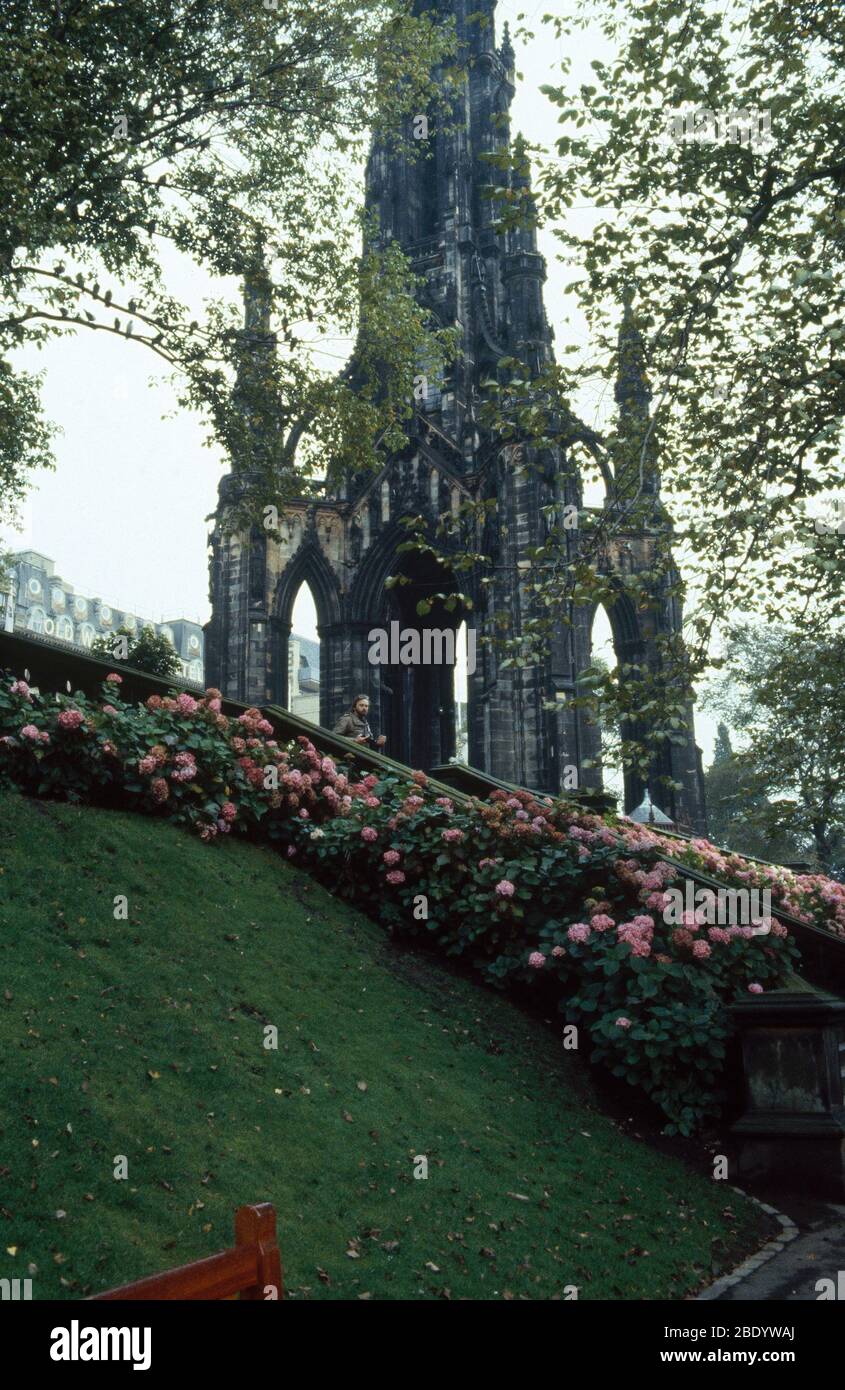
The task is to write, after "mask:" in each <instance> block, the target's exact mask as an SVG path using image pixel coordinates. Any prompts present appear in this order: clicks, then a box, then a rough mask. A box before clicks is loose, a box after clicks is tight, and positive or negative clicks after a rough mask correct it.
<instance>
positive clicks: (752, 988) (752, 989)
mask: <svg viewBox="0 0 845 1390" xmlns="http://www.w3.org/2000/svg"><path fill="white" fill-rule="evenodd" d="M748 993H749V994H762V993H763V986H762V985H758V984H757V981H756V980H755V981H754V982H753V984H750V985H749V986H748Z"/></svg>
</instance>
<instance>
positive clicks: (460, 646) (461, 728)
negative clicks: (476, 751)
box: [455, 623, 469, 763]
mask: <svg viewBox="0 0 845 1390" xmlns="http://www.w3.org/2000/svg"><path fill="white" fill-rule="evenodd" d="M468 676H469V671H468V665H467V625H466V623H461V625H460V627H459V628H458V630H457V632H456V634H455V758H456V760H457V761H458V762H459V763H467V762H469V721H468V718H467V715H468V709H469V703H468V701H469V696H468Z"/></svg>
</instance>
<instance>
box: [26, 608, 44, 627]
mask: <svg viewBox="0 0 845 1390" xmlns="http://www.w3.org/2000/svg"><path fill="white" fill-rule="evenodd" d="M46 616H47V614H46V613H45V612H44V609H43V608H30V610H29V622H28V623H27V627H28V628H29V630H30V632H43V631H44V619H45V618H46Z"/></svg>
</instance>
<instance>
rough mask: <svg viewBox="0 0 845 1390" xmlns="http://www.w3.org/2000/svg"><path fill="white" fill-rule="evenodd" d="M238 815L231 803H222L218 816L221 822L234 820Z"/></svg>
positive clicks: (235, 807) (236, 809)
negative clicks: (220, 817)
mask: <svg viewBox="0 0 845 1390" xmlns="http://www.w3.org/2000/svg"><path fill="white" fill-rule="evenodd" d="M237 814H238V808H237V806H236V805H235V803H234V802H233V801H224V802H223V805H222V806H221V807H220V815H221V816H222V818H223V820H234V819H235V816H236V815H237Z"/></svg>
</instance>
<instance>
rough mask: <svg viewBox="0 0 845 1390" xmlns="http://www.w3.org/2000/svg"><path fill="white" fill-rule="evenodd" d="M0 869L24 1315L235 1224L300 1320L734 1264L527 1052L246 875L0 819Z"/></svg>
mask: <svg viewBox="0 0 845 1390" xmlns="http://www.w3.org/2000/svg"><path fill="white" fill-rule="evenodd" d="M0 869H2V872H0V1048H1V1049H2V1056H3V1059H4V1065H3V1085H2V1118H0V1214H2V1216H3V1217H4V1218H5V1219H4V1220H3V1221H2V1223H0V1233H2V1237H3V1239H2V1242H1V1243H0V1277H4V1276H6V1277H14V1276H18V1277H24V1276H25V1275H26V1274H27V1266H28V1264H29V1263H30V1262H33V1263H34V1264H35V1265H37V1273H36V1274H35V1275H34V1284H33V1296H34V1297H35V1298H60V1297H79V1296H80V1295H81V1294H83V1293H84V1292H89V1291H96V1290H99V1289H101V1288H105V1287H108V1286H110V1285H113V1284H115V1283H121V1282H124V1281H126V1280H128V1279H132V1278H138V1277H140V1276H141V1275H144V1274H149V1273H153V1272H155V1271H157V1270H160V1269H163V1268H167V1267H168V1266H172V1265H175V1264H179V1263H182V1262H183V1261H186V1260H189V1259H194V1258H197V1257H199V1256H201V1255H205V1254H210V1253H213V1252H214V1251H215V1250H218V1249H221V1248H223V1247H224V1246H226V1245H228V1244H230V1240H231V1231H232V1220H231V1213H232V1210H233V1208H234V1207H235V1206H236V1205H237V1204H238V1203H240V1202H245V1201H259V1200H270V1201H272V1202H274V1203H275V1205H276V1209H277V1212H278V1217H279V1229H280V1239H281V1244H282V1254H283V1261H284V1264H285V1271H286V1282H287V1285H288V1289H289V1292H290V1294H291V1295H292V1296H297V1297H308V1296H311V1297H315V1298H333V1297H335V1298H355V1297H359V1296H364V1295H365V1294H366V1295H369V1296H371V1297H372V1298H430V1297H437V1296H449V1294H448V1293H447V1292H446V1291H447V1290H448V1291H450V1293H451V1296H452V1297H456V1298H457V1297H461V1296H464V1297H473V1298H492V1297H497V1296H509V1295H513V1296H515V1297H520V1296H523V1297H525V1296H527V1297H532V1298H549V1297H553V1296H555V1295H557V1296H559V1297H561V1296H563V1289H564V1286H565V1285H567V1284H576V1285H578V1287H579V1290H580V1292H579V1297H581V1298H597V1297H598V1298H601V1297H604V1298H658V1297H678V1296H680V1294H681V1293H682V1292H683V1291H684V1290H686V1289H688V1288H690V1287H692V1286H695V1285H696V1284H697V1283H699V1282H700V1280H701V1277H702V1274H708V1273H709V1271H710V1264H711V1257H712V1256H714V1255H715V1257H716V1259H717V1262H718V1263H720V1264H721V1263H723V1253H724V1249H725V1247H724V1246H723V1245H722V1243H721V1242H722V1239H723V1238H724V1240H725V1242H726V1243H727V1245H728V1247H729V1250H730V1253H731V1254H735V1253H736V1251H737V1249H739V1248H740V1247H741V1248H742V1249H743V1250H747V1249H749V1248H751V1247H752V1246H753V1245H754V1244H755V1243H756V1241H757V1237H758V1235H759V1232H760V1224H759V1223H760V1218H759V1217H758V1215H757V1213H756V1211H755V1210H753V1209H752V1208H750V1207H749V1206H747V1205H746V1204H745V1203H744V1202H742V1201H741V1200H740V1199H739V1198H735V1197H734V1194H728V1193H727V1192H726V1191H725V1188H724V1186H722V1185H721V1184H716V1183H713V1182H707V1181H706V1180H704V1179H702V1178H699V1177H697V1176H695V1175H693V1174H691V1173H689V1172H687V1170H686V1169H685V1168H683V1167H682V1166H681V1164H680V1163H679V1162H677V1161H676V1160H675V1159H673V1158H669V1157H666V1156H664V1155H662V1154H659V1153H656V1152H654V1151H653V1150H651V1149H648V1148H646V1147H645V1146H644V1145H642V1144H638V1143H637V1142H635V1141H634V1140H632V1139H629V1138H626V1137H625V1136H623V1135H622V1134H621V1132H620V1131H619V1130H618V1129H617V1127H616V1126H615V1125H614V1123H613V1122H612V1121H611V1120H609V1119H607V1118H606V1117H605V1116H604V1115H603V1114H602V1113H600V1112H599V1110H598V1109H597V1108H596V1104H595V1101H594V1099H593V1096H592V1092H591V1088H590V1083H589V1080H588V1078H587V1076H586V1074H585V1072H584V1070H583V1068H582V1067H581V1066H580V1065H579V1063H578V1061H577V1059H575V1058H574V1057H573V1055H572V1054H571V1053H566V1052H564V1051H563V1049H562V1047H561V1044H560V1041H559V1040H558V1038H557V1037H556V1036H555V1035H554V1034H553V1033H552V1031H551V1030H547V1029H545V1028H544V1027H543V1026H542V1025H541V1024H540V1023H539V1022H533V1021H532V1020H530V1019H526V1017H525V1016H524V1015H523V1014H521V1013H520V1012H519V1010H518V1009H517V1008H515V1007H514V1006H513V1005H512V1004H511V1003H509V1001H508V1000H506V999H504V998H499V997H498V996H496V995H494V994H491V993H490V992H488V991H485V990H483V989H481V988H480V987H479V986H477V985H475V984H474V983H473V982H472V981H468V980H464V979H461V978H457V977H456V976H455V975H454V974H452V973H451V972H450V971H449V970H448V969H446V968H443V967H441V966H440V965H439V964H437V963H436V962H434V961H432V960H430V959H429V958H427V957H425V956H422V955H420V954H418V953H414V952H410V951H407V950H405V949H400V948H398V947H397V946H395V945H393V944H392V943H391V942H390V941H389V940H388V939H387V938H386V937H385V936H384V934H383V933H382V932H381V931H380V929H379V928H378V926H377V925H375V924H374V923H371V922H369V921H368V920H367V919H365V918H363V917H361V916H360V915H359V914H357V913H355V912H353V911H352V910H350V909H349V908H348V907H346V906H345V905H344V904H342V903H340V902H339V901H337V900H335V899H334V898H332V897H331V895H330V894H328V893H327V892H325V891H324V890H323V889H322V888H321V887H319V885H316V884H315V883H314V882H313V881H312V880H311V879H309V878H308V877H307V876H306V875H304V874H302V873H301V872H299V871H297V870H295V869H293V868H291V867H290V866H289V865H288V864H287V863H285V862H283V861H282V860H280V859H279V858H278V857H277V856H276V855H275V854H273V853H272V852H271V851H268V850H262V849H259V848H256V847H254V846H250V845H247V844H244V843H238V842H234V840H232V841H230V842H228V843H224V844H219V845H216V846H214V847H211V848H210V847H206V846H204V845H202V844H201V843H200V842H199V841H195V840H193V839H191V838H190V837H188V836H187V835H186V834H184V833H182V832H179V831H177V830H174V829H173V828H171V827H170V826H168V825H166V824H164V823H162V822H158V821H152V820H145V819H143V818H141V817H137V816H133V815H130V814H113V813H108V812H103V811H94V810H90V809H80V808H75V807H68V806H60V805H53V804H48V803H43V802H34V801H29V800H26V799H24V798H22V797H20V796H19V795H18V794H16V793H10V792H3V793H0ZM118 893H122V894H126V895H127V897H128V899H129V909H130V917H129V921H126V922H124V921H116V920H114V916H113V900H114V896H115V894H118ZM265 1023H272V1024H275V1025H276V1027H277V1028H278V1030H279V1046H278V1051H275V1052H273V1051H267V1050H265V1049H264V1047H263V1038H264V1032H263V1028H264V1024H265ZM362 1083H363V1084H362ZM364 1085H365V1086H366V1089H364ZM117 1154H125V1155H126V1156H127V1158H128V1160H129V1178H128V1181H116V1180H115V1179H114V1177H113V1158H114V1156H115V1155H117ZM415 1154H426V1155H427V1156H428V1158H429V1164H430V1168H429V1176H428V1179H427V1180H426V1181H423V1180H415V1179H414V1177H413V1155H415ZM514 1192H516V1193H521V1194H523V1195H524V1196H527V1197H528V1198H529V1200H528V1201H527V1202H526V1201H521V1200H519V1199H518V1198H515V1197H513V1196H512V1195H509V1194H512V1193H514ZM729 1198H730V1199H731V1201H730V1202H729ZM726 1204H728V1205H731V1204H732V1206H733V1210H734V1211H735V1212H736V1214H737V1215H736V1219H728V1220H726V1219H725V1218H724V1217H723V1216H722V1214H721V1213H722V1211H723V1208H724V1207H725V1206H726ZM58 1211H62V1212H64V1213H65V1215H64V1216H57V1215H56V1213H57V1212H58ZM714 1241H716V1242H717V1243H716V1244H714ZM351 1242H357V1244H353V1245H350V1243H351ZM392 1242H398V1247H395V1248H394V1247H393V1246H392ZM7 1247H12V1248H16V1254H14V1255H10V1254H8V1253H7ZM350 1248H351V1249H353V1251H355V1252H357V1254H358V1258H357V1259H356V1258H350V1257H349V1256H348V1255H347V1250H349V1249H350ZM646 1251H647V1252H648V1254H646V1253H645V1252H646ZM319 1270H322V1271H323V1274H322V1275H321V1274H320V1273H319V1272H318V1271H319Z"/></svg>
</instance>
